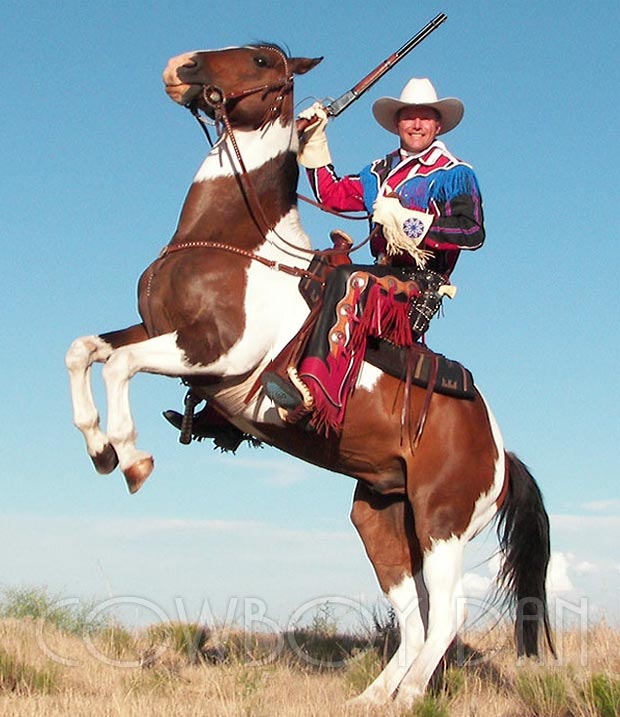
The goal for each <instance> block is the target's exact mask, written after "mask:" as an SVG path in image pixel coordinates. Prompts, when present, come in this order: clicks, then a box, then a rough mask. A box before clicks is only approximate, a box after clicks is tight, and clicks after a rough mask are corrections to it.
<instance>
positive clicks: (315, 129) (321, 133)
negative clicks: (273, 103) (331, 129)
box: [297, 102, 332, 169]
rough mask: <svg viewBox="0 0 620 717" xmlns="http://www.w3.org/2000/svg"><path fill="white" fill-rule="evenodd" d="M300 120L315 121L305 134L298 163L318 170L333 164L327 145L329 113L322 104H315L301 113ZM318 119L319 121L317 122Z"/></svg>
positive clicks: (298, 155)
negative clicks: (326, 130) (326, 132)
mask: <svg viewBox="0 0 620 717" xmlns="http://www.w3.org/2000/svg"><path fill="white" fill-rule="evenodd" d="M298 116H299V118H300V119H307V120H315V121H314V122H313V124H311V125H310V126H309V127H308V128H307V129H306V130H305V131H304V133H303V136H302V138H301V144H300V148H299V152H298V153H297V161H298V162H299V164H301V165H302V166H303V167H307V168H308V169H316V168H317V167H324V166H325V165H327V164H331V163H332V157H331V154H330V152H329V145H328V144H327V135H326V134H325V128H326V127H327V112H326V111H325V108H324V107H323V105H322V104H321V103H320V102H315V103H314V104H313V105H312V106H311V107H308V109H306V110H303V111H302V112H300V113H299V115H298ZM317 118H318V121H317Z"/></svg>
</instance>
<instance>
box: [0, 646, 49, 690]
mask: <svg viewBox="0 0 620 717" xmlns="http://www.w3.org/2000/svg"><path fill="white" fill-rule="evenodd" d="M58 684H59V674H58V671H57V670H56V668H55V667H54V666H49V667H47V668H45V669H43V670H41V669H37V668H35V667H32V666H31V665H26V664H25V663H23V662H19V661H18V660H16V659H15V658H14V657H13V656H11V655H9V654H8V653H7V652H5V651H4V650H2V649H1V648H0V692H17V693H18V694H31V693H33V692H36V693H42V694H49V693H51V692H54V691H55V690H56V689H57V688H58Z"/></svg>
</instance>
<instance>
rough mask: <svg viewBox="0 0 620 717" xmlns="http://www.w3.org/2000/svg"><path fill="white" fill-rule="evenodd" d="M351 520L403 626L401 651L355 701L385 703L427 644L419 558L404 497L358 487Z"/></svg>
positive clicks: (399, 649)
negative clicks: (385, 494) (379, 493)
mask: <svg viewBox="0 0 620 717" xmlns="http://www.w3.org/2000/svg"><path fill="white" fill-rule="evenodd" d="M351 519H352V520H353V523H354V525H355V527H356V528H357V531H358V533H359V534H360V537H361V539H362V541H363V543H364V547H365V548H366V552H367V553H368V557H369V558H370V561H371V563H372V564H373V567H374V569H375V572H376V574H377V578H378V580H379V583H380V585H381V588H382V590H383V591H384V593H385V594H386V596H387V598H388V600H389V601H390V603H391V604H392V607H393V609H394V612H395V614H396V617H397V618H398V622H399V627H400V645H399V647H398V650H397V651H396V652H395V653H394V655H393V656H392V658H391V659H390V661H389V662H388V664H387V665H386V667H385V669H384V670H383V671H382V672H381V674H380V675H379V676H378V677H377V678H376V679H375V680H374V682H372V684H370V685H369V686H368V687H367V688H366V689H365V690H364V692H362V694H361V695H359V697H357V698H355V699H354V700H352V703H353V704H360V705H368V704H373V705H381V704H384V703H386V702H387V701H388V700H390V698H391V697H392V696H393V694H394V693H395V692H396V690H397V688H398V686H399V684H400V682H401V681H402V679H403V678H404V676H405V675H406V674H407V671H408V669H409V667H410V666H411V665H412V663H413V661H414V660H415V658H416V657H417V655H418V653H419V652H420V650H421V649H422V645H423V644H424V636H425V629H426V612H425V608H426V604H427V600H426V597H427V596H426V588H425V586H424V583H423V581H422V579H421V575H420V568H421V554H420V548H419V544H418V541H417V537H416V535H415V530H414V525H413V517H412V514H411V508H410V506H409V503H408V502H407V501H406V499H405V498H404V497H402V496H382V495H378V494H376V493H373V492H372V491H371V490H370V489H369V488H367V487H366V486H365V485H364V484H363V483H358V486H357V489H356V491H355V497H354V502H353V510H352V513H351Z"/></svg>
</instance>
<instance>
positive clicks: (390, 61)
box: [297, 12, 448, 132]
mask: <svg viewBox="0 0 620 717" xmlns="http://www.w3.org/2000/svg"><path fill="white" fill-rule="evenodd" d="M447 19H448V16H447V15H445V14H444V13H443V12H440V13H439V15H437V17H434V18H433V19H432V20H431V21H430V22H429V23H428V25H425V26H424V27H423V28H422V29H421V30H420V31H419V32H418V33H416V34H415V35H414V36H413V37H412V38H411V39H410V40H408V41H407V42H406V43H405V44H404V45H403V46H402V47H401V48H399V49H398V50H396V52H394V53H393V54H392V55H390V56H389V57H388V58H387V59H386V60H384V61H383V62H382V63H381V64H380V65H377V67H375V69H374V70H372V71H371V72H369V73H368V74H367V75H366V77H364V78H363V79H361V80H360V81H359V82H358V83H357V84H356V85H355V87H352V88H351V89H350V90H349V91H348V92H345V93H344V95H341V96H340V97H338V98H337V99H335V100H332V101H331V102H327V103H326V104H324V108H325V111H326V112H327V115H328V116H329V117H337V116H338V115H339V114H341V113H342V112H344V111H345V110H346V109H347V107H349V105H351V104H353V102H355V101H356V100H358V99H359V98H360V97H361V96H362V95H363V94H364V92H366V91H368V90H369V89H370V88H371V87H372V86H373V85H374V84H375V83H376V82H378V81H379V80H380V79H381V77H383V75H385V73H386V72H387V71H388V70H391V69H392V67H394V65H395V64H396V63H397V62H400V61H401V60H402V59H403V57H405V55H407V54H408V53H409V52H411V50H413V48H414V47H416V46H417V45H419V44H420V43H421V42H422V40H425V39H426V38H427V37H428V36H429V35H430V34H431V32H434V31H435V30H436V29H437V28H438V27H439V26H440V25H441V23H442V22H444V21H445V20H447ZM311 124H314V120H305V119H301V120H297V130H298V131H299V132H303V131H304V130H305V129H306V128H307V127H308V126H309V125H311Z"/></svg>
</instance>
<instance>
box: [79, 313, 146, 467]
mask: <svg viewBox="0 0 620 717" xmlns="http://www.w3.org/2000/svg"><path fill="white" fill-rule="evenodd" d="M146 338H147V336H146V331H145V329H144V326H143V325H142V324H137V325H135V326H130V327H129V328H127V329H123V330H122V331H115V332H111V333H109V334H102V335H101V336H94V335H93V336H82V337H81V338H78V339H75V341H74V342H73V343H72V344H71V346H70V347H69V350H68V351H67V353H66V356H65V364H66V366H67V371H68V372H69V385H70V389H71V402H72V405H73V422H74V424H75V426H76V428H78V430H80V431H81V432H82V435H83V436H84V440H85V442H86V450H87V451H88V455H89V456H90V457H91V459H92V461H93V463H94V465H95V468H96V469H97V471H98V472H99V473H111V472H112V471H113V470H114V468H116V466H117V465H118V458H117V456H116V451H115V450H114V448H113V447H112V445H111V444H110V441H109V440H108V437H107V436H106V434H105V433H104V432H103V431H102V430H101V427H100V425H99V412H98V411H97V407H96V406H95V401H94V399H93V393H92V388H91V367H92V365H93V363H96V362H99V363H105V362H106V361H107V360H108V358H109V357H110V355H111V354H112V352H113V351H114V349H115V348H117V347H118V346H122V345H124V344H127V343H132V342H135V341H144V340H145V339H146Z"/></svg>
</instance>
